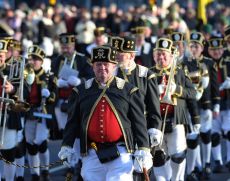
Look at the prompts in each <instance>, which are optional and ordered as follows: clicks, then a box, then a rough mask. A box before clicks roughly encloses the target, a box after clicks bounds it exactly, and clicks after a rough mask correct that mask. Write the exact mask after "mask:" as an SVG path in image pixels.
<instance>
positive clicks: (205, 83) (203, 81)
mask: <svg viewBox="0 0 230 181" xmlns="http://www.w3.org/2000/svg"><path fill="white" fill-rule="evenodd" d="M208 84H209V77H208V76H205V77H202V78H201V86H202V87H203V88H204V89H206V88H207V87H208Z"/></svg>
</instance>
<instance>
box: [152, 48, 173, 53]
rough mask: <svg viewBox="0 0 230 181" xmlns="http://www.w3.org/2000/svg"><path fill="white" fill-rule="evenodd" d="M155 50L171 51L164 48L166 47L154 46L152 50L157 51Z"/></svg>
mask: <svg viewBox="0 0 230 181" xmlns="http://www.w3.org/2000/svg"><path fill="white" fill-rule="evenodd" d="M157 50H163V51H166V52H169V53H171V52H172V51H171V50H169V49H166V48H154V49H153V51H157Z"/></svg>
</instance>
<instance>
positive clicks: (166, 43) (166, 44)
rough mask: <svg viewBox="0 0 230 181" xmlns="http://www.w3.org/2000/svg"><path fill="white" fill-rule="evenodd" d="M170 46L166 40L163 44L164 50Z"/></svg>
mask: <svg viewBox="0 0 230 181" xmlns="http://www.w3.org/2000/svg"><path fill="white" fill-rule="evenodd" d="M168 45H169V43H168V42H167V41H166V40H164V41H163V42H162V46H163V48H167V47H168Z"/></svg>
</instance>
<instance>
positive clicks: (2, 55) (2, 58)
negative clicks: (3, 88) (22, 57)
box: [0, 51, 6, 67]
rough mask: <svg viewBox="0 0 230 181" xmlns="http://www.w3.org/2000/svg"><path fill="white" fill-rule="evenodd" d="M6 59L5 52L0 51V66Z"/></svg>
mask: <svg viewBox="0 0 230 181" xmlns="http://www.w3.org/2000/svg"><path fill="white" fill-rule="evenodd" d="M5 61H6V53H5V52H1V51H0V67H2V66H3V65H4V64H5Z"/></svg>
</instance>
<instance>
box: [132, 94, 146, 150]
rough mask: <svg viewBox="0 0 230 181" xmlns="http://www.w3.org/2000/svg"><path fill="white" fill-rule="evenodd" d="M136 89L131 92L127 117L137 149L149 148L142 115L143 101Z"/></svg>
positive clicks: (144, 120)
mask: <svg viewBox="0 0 230 181" xmlns="http://www.w3.org/2000/svg"><path fill="white" fill-rule="evenodd" d="M138 92H139V91H138V90H136V91H134V92H131V96H130V108H129V113H128V116H129V119H130V120H131V126H132V131H133V136H134V139H135V141H136V143H137V146H138V149H149V137H148V133H147V121H146V119H145V116H144V101H143V99H142V98H140V96H138V95H139V94H138Z"/></svg>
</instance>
